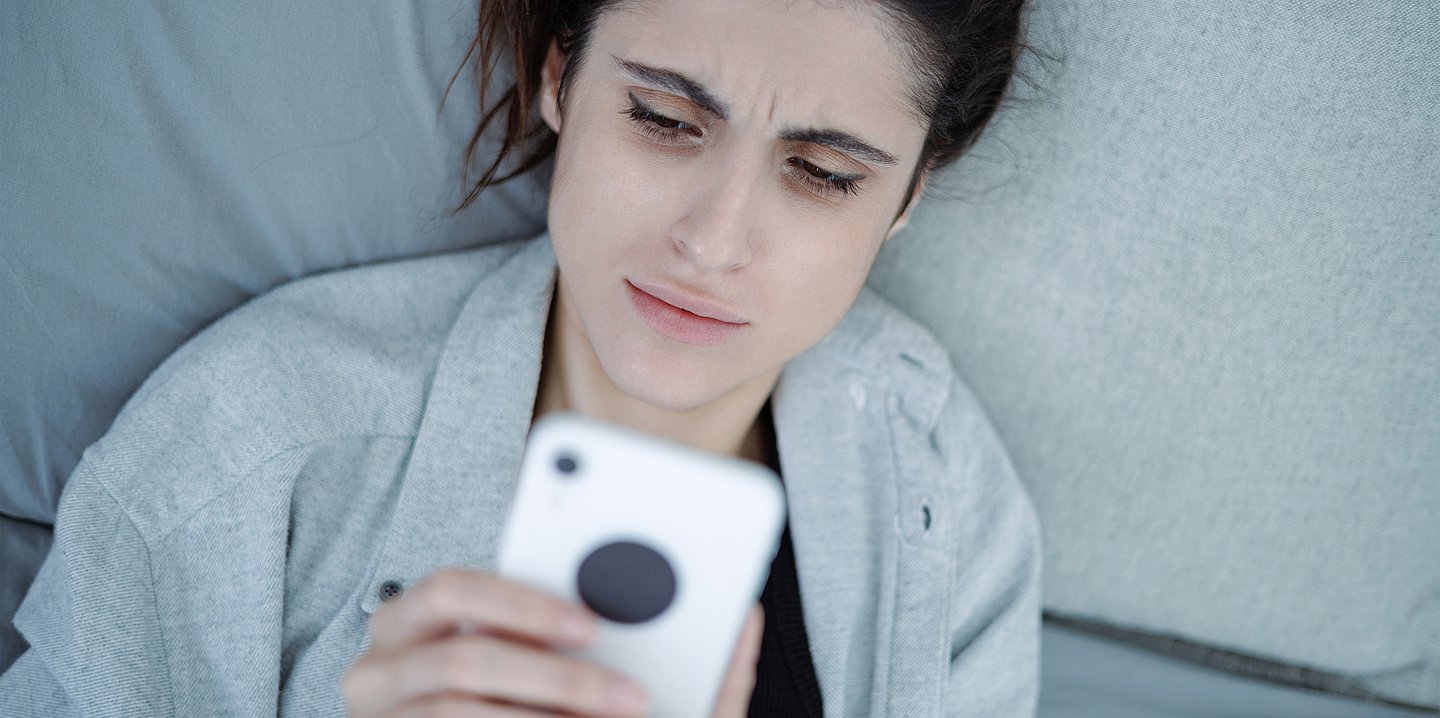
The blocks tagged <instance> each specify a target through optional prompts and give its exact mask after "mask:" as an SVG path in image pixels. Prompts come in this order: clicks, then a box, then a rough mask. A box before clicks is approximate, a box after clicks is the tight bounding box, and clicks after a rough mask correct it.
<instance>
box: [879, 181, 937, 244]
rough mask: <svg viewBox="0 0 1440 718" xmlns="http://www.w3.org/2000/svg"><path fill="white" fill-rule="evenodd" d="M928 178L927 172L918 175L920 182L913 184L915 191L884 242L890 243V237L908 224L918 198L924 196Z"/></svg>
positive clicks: (918, 200) (918, 202) (891, 226)
mask: <svg viewBox="0 0 1440 718" xmlns="http://www.w3.org/2000/svg"><path fill="white" fill-rule="evenodd" d="M929 177H930V173H928V172H926V173H924V174H921V175H920V181H919V182H916V183H915V191H914V192H912V193H911V194H910V202H909V203H907V204H906V205H905V211H904V212H901V213H900V216H899V217H896V218H895V222H894V224H891V225H890V231H889V232H887V233H886V234H885V241H886V242H888V241H890V238H891V237H894V236H895V235H896V234H898V233H899V232H900V230H902V229H905V225H907V224H909V223H910V212H911V211H913V210H914V209H915V205H917V204H920V197H921V196H922V195H924V194H925V180H927V179H929Z"/></svg>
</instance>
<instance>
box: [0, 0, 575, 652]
mask: <svg viewBox="0 0 1440 718" xmlns="http://www.w3.org/2000/svg"><path fill="white" fill-rule="evenodd" d="M475 12H476V4H475V3H474V2H473V0H440V1H439V2H430V1H427V2H415V3H392V2H374V1H370V0H362V1H361V2H358V3H349V4H346V5H345V6H344V7H343V8H341V7H340V6H336V5H331V4H325V3H319V4H308V3H301V4H296V3H287V2H259V3H229V4H224V5H213V4H209V3H176V2H165V1H163V0H137V1H136V2H127V3H124V4H114V3H105V2H94V1H93V0H78V1H77V2H67V3H61V4H55V3H45V2H27V1H24V0H22V1H20V2H5V3H0V97H3V98H5V99H4V101H3V102H0V128H3V130H0V168H3V169H0V172H3V181H0V307H3V311H0V337H4V338H5V340H4V341H3V342H0V397H3V401H0V431H3V435H4V439H5V440H4V441H0V515H6V516H11V517H15V518H18V519H22V520H27V521H37V522H41V523H45V524H50V523H53V522H54V518H55V507H56V502H57V500H58V498H59V496H60V489H61V487H62V486H63V485H64V482H65V480H66V479H68V478H69V477H70V474H71V472H72V471H73V470H74V468H75V465H76V462H77V461H78V460H79V458H80V454H81V452H82V451H83V450H84V449H85V447H86V446H89V445H90V444H91V443H93V442H94V441H95V440H96V439H98V438H100V436H101V434H103V433H104V432H105V430H106V429H107V428H108V427H109V426H110V422H111V420H112V419H113V418H114V417H115V414H116V412H117V411H119V409H120V406H121V404H122V403H123V402H124V401H125V399H126V398H127V397H129V396H130V394H131V393H132V392H133V391H134V390H135V388H136V387H138V386H139V385H140V382H141V381H142V380H143V379H144V378H145V377H146V376H147V375H148V374H150V372H152V371H153V370H154V369H155V367H156V366H158V365H159V364H160V362H161V360H163V359H164V358H165V357H166V356H167V355H169V354H170V353H171V352H172V351H174V349H175V348H176V347H178V346H179V345H180V344H181V343H182V342H183V341H185V340H186V339H188V338H189V337H191V336H192V335H194V334H195V333H196V332H198V331H199V330H200V329H201V328H202V327H204V326H205V325H207V324H209V323H210V322H212V321H214V320H215V319H216V318H217V317H219V316H220V315H221V314H223V313H225V312H226V311H228V310H229V309H232V308H234V307H235V306H237V305H239V304H240V303H241V302H243V301H245V300H247V299H249V298H250V297H252V296H254V295H256V294H260V293H261V292H264V291H265V290H267V289H269V288H271V287H274V286H276V285H278V284H281V283H283V282H285V281H288V280H291V279H294V278H297V277H300V276H303V275H308V274H313V273H316V272H320V271H324V270H328V269H333V268H336V267H342V266H348V265H353V264H359V263H364V262H370V261H376V260H380V259H385V258H391V257H399V256H412V255H419V254H426V253H432V252H438V251H443V250H448V249H454V248H459V247H467V246H476V245H479V244H481V243H483V242H487V241H496V240H505V239H518V238H524V237H530V236H534V234H535V233H536V232H539V231H540V230H541V229H543V228H544V226H545V206H546V193H545V188H547V187H548V186H549V185H548V178H546V177H545V173H544V172H538V173H535V174H534V175H533V176H532V175H527V176H525V177H523V178H521V179H518V180H515V181H513V182H510V183H506V184H504V185H500V186H498V187H495V188H492V189H490V190H488V191H486V192H485V193H483V194H482V195H481V197H480V199H479V201H478V203H477V204H476V205H474V206H473V207H472V208H471V209H469V210H467V211H466V212H462V213H460V214H458V215H456V216H447V214H446V210H447V209H448V208H449V207H450V206H452V205H454V204H455V203H457V202H458V201H459V199H460V197H461V196H462V195H461V193H460V177H459V169H460V152H461V151H462V150H463V148H464V147H465V143H466V142H467V141H468V140H469V138H470V133H471V131H473V129H474V126H473V122H474V121H475V119H476V117H477V111H476V100H475V89H474V87H473V79H474V78H473V73H472V72H470V71H469V70H468V69H467V70H466V71H465V72H464V73H462V75H461V76H460V78H459V79H457V80H456V82H455V85H454V87H453V89H452V90H451V93H450V96H449V98H448V99H447V101H446V105H445V108H444V110H443V112H442V111H441V109H440V95H441V92H442V91H443V90H444V88H445V83H446V81H447V80H448V79H449V77H450V75H451V73H452V72H454V70H455V69H456V67H458V66H459V64H460V60H461V57H462V55H463V54H464V51H465V46H466V42H467V38H466V33H467V32H473V31H474V27H475V22H474V19H473V18H474V14H475ZM502 67H507V66H506V65H502ZM500 77H501V80H502V81H503V80H504V79H506V78H507V77H508V76H507V75H505V74H504V73H501V76H500ZM502 84H503V83H502ZM503 89H504V88H503V86H502V87H497V88H496V90H495V92H496V95H497V96H498V94H499V91H500V90H503ZM495 147H496V145H495V143H494V140H493V138H491V137H486V138H484V140H483V141H482V143H481V144H480V146H479V148H478V149H477V155H478V156H479V157H482V158H486V159H487V160H488V158H490V157H493V155H494V152H495ZM25 582H26V583H28V578H27V579H26V581H25ZM4 618H5V619H8V618H9V616H8V614H7V615H5V616H4ZM7 623H8V621H7ZM0 665H3V664H0Z"/></svg>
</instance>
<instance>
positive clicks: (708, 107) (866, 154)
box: [610, 55, 900, 165]
mask: <svg viewBox="0 0 1440 718" xmlns="http://www.w3.org/2000/svg"><path fill="white" fill-rule="evenodd" d="M610 57H612V58H614V60H615V64H617V65H619V66H620V69H622V70H624V71H625V72H626V74H628V75H630V76H631V77H633V78H635V79H636V80H638V81H640V82H643V83H645V84H648V85H653V86H655V87H658V88H661V89H664V90H669V91H670V92H673V93H675V94H677V95H684V96H685V97H686V98H687V99H689V100H690V101H691V102H693V103H695V104H696V105H697V106H699V107H700V109H702V110H704V111H706V112H708V113H710V114H711V115H714V116H715V117H717V118H719V119H721V120H729V119H730V110H729V108H728V107H727V106H726V105H725V103H724V102H721V101H720V100H718V99H716V98H715V96H714V95H712V94H710V91H709V90H707V89H705V86H704V85H702V84H700V83H699V82H696V81H695V80H692V79H690V78H688V77H686V76H685V75H682V74H680V73H679V72H676V71H674V70H668V69H665V68H663V67H653V66H651V65H646V64H644V63H640V62H635V61H634V60H626V59H624V58H622V57H616V56H615V55H611V56H610ZM780 139H782V140H787V141H790V142H811V143H814V144H817V145H824V146H825V147H829V148H831V149H834V150H837V151H839V152H844V153H846V154H849V155H853V156H855V157H859V158H861V159H865V160H869V161H871V162H875V163H877V164H882V165H897V164H900V161H899V160H897V159H895V156H894V155H892V154H890V153H889V152H886V151H885V150H882V149H880V148H878V147H875V146H874V145H871V144H870V143H868V142H865V141H864V140H862V139H860V138H859V137H856V136H855V135H852V134H850V133H848V132H845V131H843V130H836V129H830V128H816V127H787V128H785V129H783V130H781V131H780Z"/></svg>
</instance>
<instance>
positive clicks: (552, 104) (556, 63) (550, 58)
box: [540, 38, 565, 135]
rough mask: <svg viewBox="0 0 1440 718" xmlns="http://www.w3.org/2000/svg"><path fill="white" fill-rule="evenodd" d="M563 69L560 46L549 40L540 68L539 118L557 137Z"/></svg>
mask: <svg viewBox="0 0 1440 718" xmlns="http://www.w3.org/2000/svg"><path fill="white" fill-rule="evenodd" d="M564 69H565V58H564V56H562V55H561V54H560V45H559V44H558V43H557V42H556V41H555V40H554V38H551V40H550V48H549V49H548V50H546V51H545V64H544V65H542V66H541V67H540V116H541V117H542V118H544V120H545V124H547V125H550V129H551V130H553V131H554V132H555V134H557V135H558V134H560V73H561V72H562V71H563V70H564Z"/></svg>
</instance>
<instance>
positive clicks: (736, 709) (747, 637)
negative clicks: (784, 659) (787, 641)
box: [710, 603, 765, 718]
mask: <svg viewBox="0 0 1440 718" xmlns="http://www.w3.org/2000/svg"><path fill="white" fill-rule="evenodd" d="M764 632H765V609H763V608H761V607H760V604H758V603H757V604H755V607H754V608H752V609H750V615H749V616H747V617H746V619H745V627H744V628H743V629H742V630H741V631H740V638H739V640H737V641H736V642H735V650H734V652H733V653H732V654H731V656H730V668H729V669H728V670H727V671H726V674H725V680H724V682H723V683H722V684H721V685H720V695H719V697H718V698H716V700H715V710H714V712H713V713H711V714H710V715H711V718H745V713H746V712H747V711H748V710H749V709H750V694H751V693H752V692H754V690H755V662H756V661H757V660H759V659H760V638H761V636H762V635H763V634H764Z"/></svg>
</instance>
